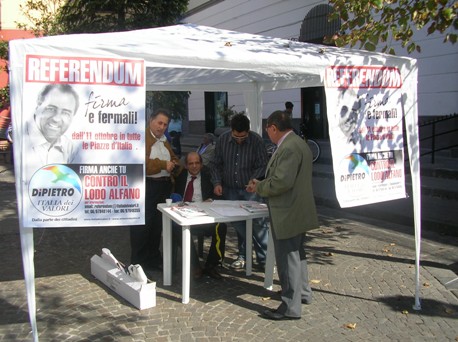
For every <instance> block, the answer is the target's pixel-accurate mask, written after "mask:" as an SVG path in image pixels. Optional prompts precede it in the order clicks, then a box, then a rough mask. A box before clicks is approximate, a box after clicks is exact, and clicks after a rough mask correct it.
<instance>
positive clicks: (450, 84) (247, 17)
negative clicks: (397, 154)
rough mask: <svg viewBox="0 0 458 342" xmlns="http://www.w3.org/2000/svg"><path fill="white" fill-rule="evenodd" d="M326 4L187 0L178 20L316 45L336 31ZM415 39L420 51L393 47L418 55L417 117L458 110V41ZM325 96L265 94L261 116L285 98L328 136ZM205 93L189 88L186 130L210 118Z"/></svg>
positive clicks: (317, 91) (234, 102)
mask: <svg viewBox="0 0 458 342" xmlns="http://www.w3.org/2000/svg"><path fill="white" fill-rule="evenodd" d="M327 4H328V2H327V1H311V0H210V1H205V0H196V1H193V0H191V1H190V2H189V11H188V13H187V15H186V17H185V18H184V20H183V22H186V23H193V24H198V25H205V26H212V27H216V28H221V29H227V30H234V31H239V32H246V33H252V34H260V35H264V36H271V37H277V38H285V39H291V40H298V41H304V42H312V43H319V42H320V41H322V37H323V36H324V35H326V34H329V33H332V32H335V30H336V29H338V27H339V23H329V22H328V20H327V13H328V11H329V9H330V7H329V6H328V5H327ZM333 30H334V31H333ZM415 40H416V41H417V42H418V43H419V44H420V45H421V46H422V52H421V53H412V54H411V55H408V54H407V52H406V51H405V50H403V49H400V48H399V46H394V48H395V50H396V54H397V55H399V56H407V57H412V58H416V59H417V64H418V109H419V110H418V112H419V116H420V120H422V119H426V118H431V117H436V116H443V115H449V114H452V113H456V112H458V110H457V109H458V44H455V45H452V44H450V43H443V36H441V35H439V34H435V35H430V36H428V35H427V34H426V33H425V32H422V31H420V32H416V33H415ZM324 96H325V95H324V89H323V88H322V87H317V88H304V89H291V90H288V91H276V92H266V93H265V94H264V98H263V116H264V118H265V117H267V116H268V115H269V114H270V113H271V112H273V111H274V110H277V109H284V103H285V101H291V102H293V104H294V111H293V118H294V119H295V121H296V123H297V121H300V120H301V119H302V118H309V117H310V116H315V119H317V118H319V120H318V122H320V124H318V125H317V127H313V128H312V135H313V136H314V137H316V138H327V137H328V134H329V133H328V131H327V119H326V107H325V98H324ZM209 97H211V94H208V93H207V94H205V93H197V92H193V94H192V95H191V98H190V100H189V119H190V129H191V131H192V130H193V128H198V127H202V124H201V123H202V121H205V120H208V119H209V118H210V119H211V116H212V115H213V113H212V112H213V111H214V109H213V108H212V107H211V103H210V106H209V104H208V102H209V101H208V98H209ZM206 98H207V101H206ZM210 102H211V101H210ZM227 105H228V106H234V109H236V110H238V111H241V110H243V109H244V103H243V94H241V93H230V94H227ZM208 112H210V115H209V113H208ZM315 121H317V120H315ZM198 123H200V124H198ZM207 129H208V127H207Z"/></svg>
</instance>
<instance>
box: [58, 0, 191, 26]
mask: <svg viewBox="0 0 458 342" xmlns="http://www.w3.org/2000/svg"><path fill="white" fill-rule="evenodd" d="M187 6H188V0H173V1H172V0H133V1H126V0H91V1H87V0H73V1H68V2H67V3H66V4H65V5H64V6H62V8H61V10H60V11H59V17H58V20H59V22H60V24H62V26H63V29H64V32H66V33H96V32H116V31H129V30H137V29H142V28H150V27H159V26H167V25H171V24H175V23H176V22H177V20H178V19H179V18H181V16H182V14H183V13H184V12H185V11H186V9H187Z"/></svg>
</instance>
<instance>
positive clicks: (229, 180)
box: [211, 114, 268, 269]
mask: <svg viewBox="0 0 458 342" xmlns="http://www.w3.org/2000/svg"><path fill="white" fill-rule="evenodd" d="M267 162H268V158H267V151H266V147H265V145H264V141H263V140H262V138H261V136H260V135H259V134H257V133H255V132H252V131H250V120H249V119H248V117H246V116H245V115H243V114H237V115H234V116H233V117H232V119H231V130H230V131H227V132H225V133H223V134H221V136H220V137H219V139H218V141H217V142H216V147H215V159H214V162H213V164H212V169H211V173H212V183H213V186H214V193H215V195H217V196H223V198H224V199H226V200H258V201H259V200H260V197H259V196H257V195H256V194H254V193H248V192H247V191H246V190H245V188H246V185H247V184H248V182H249V181H250V179H262V178H264V175H265V172H266V165H267ZM253 223H254V224H253V243H254V250H255V252H256V260H257V264H258V266H259V267H260V268H261V269H264V264H265V260H266V253H267V238H268V229H267V226H266V219H257V220H254V222H253ZM232 225H233V226H234V228H235V230H236V231H237V237H238V248H239V256H238V258H237V260H236V261H235V262H234V263H232V265H231V266H232V267H233V268H244V267H245V260H246V231H245V222H241V221H239V222H233V223H232Z"/></svg>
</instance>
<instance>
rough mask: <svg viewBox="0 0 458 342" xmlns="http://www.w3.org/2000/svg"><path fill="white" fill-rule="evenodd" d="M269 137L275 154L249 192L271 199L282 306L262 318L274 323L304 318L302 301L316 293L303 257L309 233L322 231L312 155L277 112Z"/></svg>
mask: <svg viewBox="0 0 458 342" xmlns="http://www.w3.org/2000/svg"><path fill="white" fill-rule="evenodd" d="M266 131H267V134H268V135H269V138H270V140H271V141H272V142H273V143H274V144H276V145H277V150H276V151H275V153H274V154H273V155H272V157H271V159H270V161H269V163H268V164H267V170H266V177H265V179H264V180H262V181H259V180H256V179H253V180H251V181H250V183H249V184H248V187H247V191H248V192H256V193H258V194H259V195H260V196H262V197H265V198H267V200H268V206H269V212H270V222H271V235H272V238H273V242H274V246H275V258H276V263H277V270H278V277H279V280H280V284H281V304H280V306H279V307H278V308H277V309H276V310H266V311H264V312H262V314H261V316H262V317H264V318H266V319H272V320H290V319H300V318H301V314H302V305H301V304H302V303H303V304H310V303H311V301H312V290H311V288H310V285H309V281H308V272H307V262H306V258H305V250H304V242H305V232H307V231H308V230H310V229H314V228H317V227H318V219H317V215H316V208H315V200H314V197H313V190H312V154H311V152H310V149H309V148H308V146H307V144H306V143H305V142H304V140H303V139H301V138H300V137H298V136H297V135H296V134H295V133H294V132H293V129H292V125H291V119H290V117H289V115H288V114H287V113H285V112H283V111H275V112H273V113H272V114H271V115H270V116H269V117H268V119H267V126H266Z"/></svg>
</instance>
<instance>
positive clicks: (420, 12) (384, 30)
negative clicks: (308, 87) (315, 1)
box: [325, 0, 458, 54]
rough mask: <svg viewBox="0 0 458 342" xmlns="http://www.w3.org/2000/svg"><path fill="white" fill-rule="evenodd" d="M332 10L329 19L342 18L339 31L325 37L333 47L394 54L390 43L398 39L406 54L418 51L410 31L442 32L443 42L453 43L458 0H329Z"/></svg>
mask: <svg viewBox="0 0 458 342" xmlns="http://www.w3.org/2000/svg"><path fill="white" fill-rule="evenodd" d="M329 3H330V5H331V6H332V7H333V9H334V12H333V13H331V14H330V15H329V20H330V21H331V20H336V19H340V20H341V21H342V25H341V30H340V32H336V33H335V34H334V35H333V36H328V37H326V38H325V42H326V43H329V44H332V43H333V44H335V45H337V46H350V47H355V46H357V44H358V43H359V46H358V47H359V48H362V49H365V50H368V51H375V50H376V48H377V46H378V45H379V44H381V47H382V52H388V53H390V54H395V52H394V49H393V48H392V47H391V45H392V42H393V41H396V42H400V44H401V46H402V47H403V48H405V49H406V50H407V52H408V53H409V54H410V53H412V52H413V51H417V52H421V46H420V45H419V44H418V43H417V42H415V41H414V39H413V35H414V31H419V30H422V29H426V30H427V33H428V35H430V34H433V33H435V32H438V33H440V34H442V35H444V43H445V42H450V43H452V44H455V43H456V41H457V37H458V36H457V32H456V30H458V19H457V12H458V2H457V1H453V0H352V1H348V0H330V1H329Z"/></svg>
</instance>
